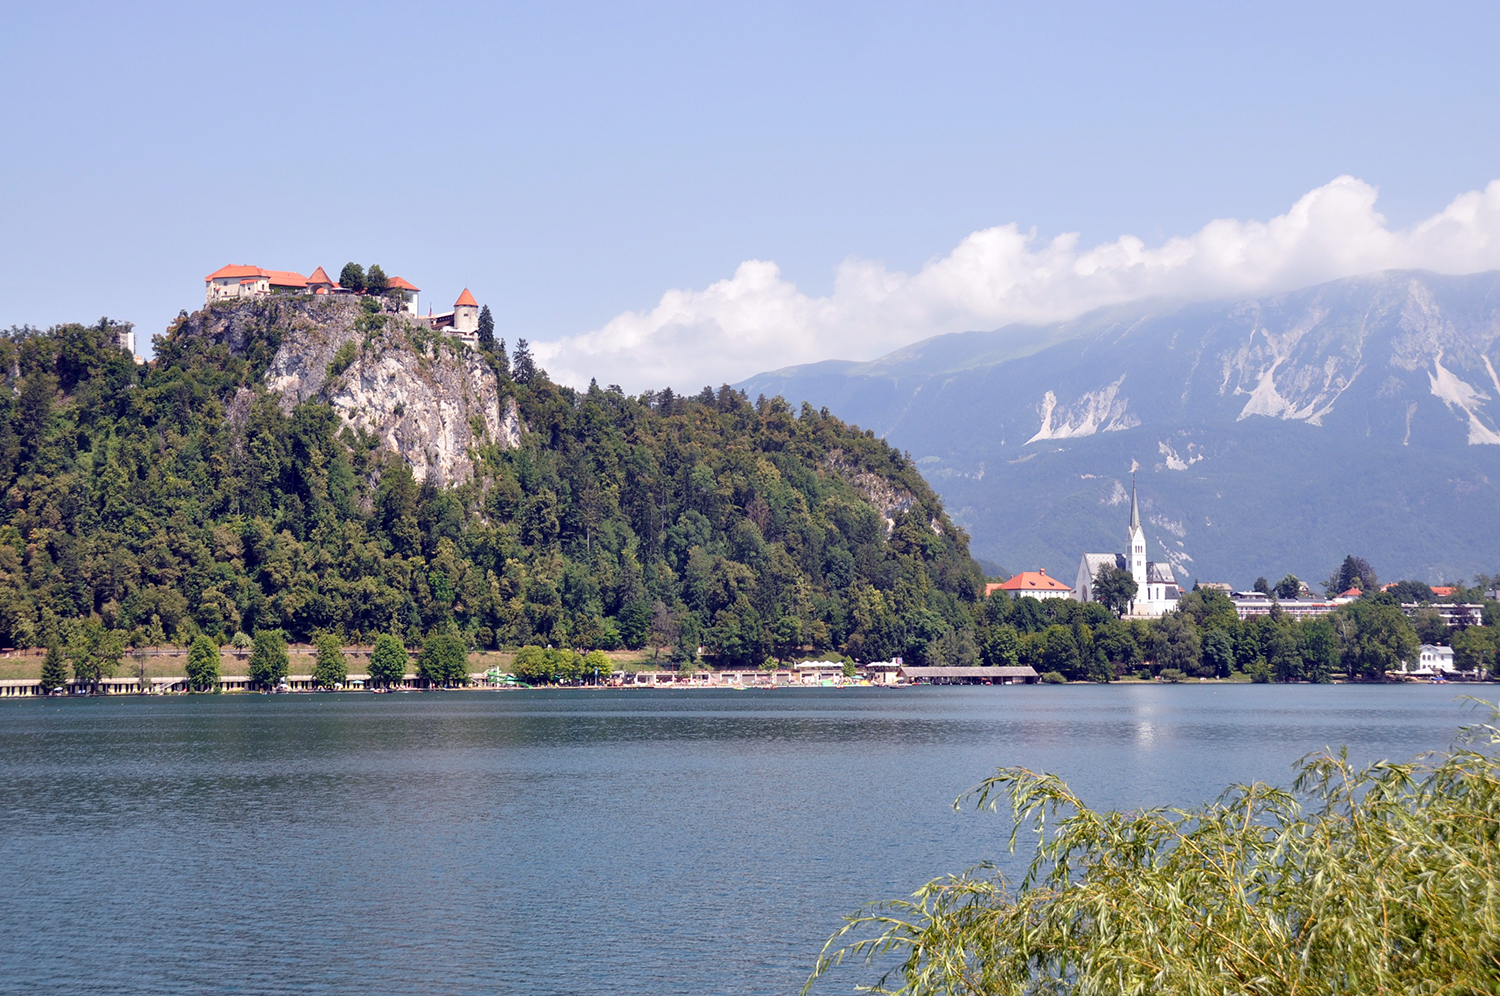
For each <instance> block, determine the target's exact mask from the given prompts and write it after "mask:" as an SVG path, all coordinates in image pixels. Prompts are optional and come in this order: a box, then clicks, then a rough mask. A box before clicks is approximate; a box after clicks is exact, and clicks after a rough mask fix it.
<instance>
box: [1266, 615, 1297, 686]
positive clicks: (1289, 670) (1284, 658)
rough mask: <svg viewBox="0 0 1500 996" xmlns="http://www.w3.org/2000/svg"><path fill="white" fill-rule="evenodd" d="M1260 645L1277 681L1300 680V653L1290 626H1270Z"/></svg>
mask: <svg viewBox="0 0 1500 996" xmlns="http://www.w3.org/2000/svg"><path fill="white" fill-rule="evenodd" d="M1261 645H1262V646H1263V647H1264V649H1265V652H1266V663H1267V664H1269V665H1270V666H1271V673H1272V674H1274V675H1275V676H1276V680H1277V681H1300V680H1302V652H1301V648H1300V647H1299V646H1298V643H1297V636H1296V634H1294V633H1293V632H1292V629H1291V627H1290V626H1272V627H1271V629H1270V632H1269V633H1268V634H1267V635H1266V639H1265V640H1263V641H1262V644H1261Z"/></svg>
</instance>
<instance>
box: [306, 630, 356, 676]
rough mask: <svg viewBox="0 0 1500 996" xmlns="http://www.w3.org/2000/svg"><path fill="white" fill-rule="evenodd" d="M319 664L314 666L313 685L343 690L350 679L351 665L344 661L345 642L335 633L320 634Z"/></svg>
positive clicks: (316, 644) (318, 640) (316, 643)
mask: <svg viewBox="0 0 1500 996" xmlns="http://www.w3.org/2000/svg"><path fill="white" fill-rule="evenodd" d="M314 645H315V646H316V647H317V652H318V656H317V663H316V664H314V665H313V675H312V679H313V684H314V685H317V686H318V687H319V688H342V687H343V686H344V683H345V682H346V681H348V679H349V665H348V662H347V661H346V660H345V659H344V645H343V642H342V641H341V640H340V639H339V638H338V637H337V636H335V635H334V634H333V633H322V634H319V636H318V638H317V640H316V641H315V644H314Z"/></svg>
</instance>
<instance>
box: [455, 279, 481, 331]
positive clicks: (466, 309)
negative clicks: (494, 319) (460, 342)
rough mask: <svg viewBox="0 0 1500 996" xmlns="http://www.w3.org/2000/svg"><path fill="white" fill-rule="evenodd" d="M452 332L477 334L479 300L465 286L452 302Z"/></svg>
mask: <svg viewBox="0 0 1500 996" xmlns="http://www.w3.org/2000/svg"><path fill="white" fill-rule="evenodd" d="M453 333H454V334H455V335H461V336H469V337H472V336H476V335H478V334H479V302H478V301H476V300H474V295H473V294H470V293H469V288H467V287H465V288H464V292H463V293H462V294H460V295H458V300H457V301H455V302H453Z"/></svg>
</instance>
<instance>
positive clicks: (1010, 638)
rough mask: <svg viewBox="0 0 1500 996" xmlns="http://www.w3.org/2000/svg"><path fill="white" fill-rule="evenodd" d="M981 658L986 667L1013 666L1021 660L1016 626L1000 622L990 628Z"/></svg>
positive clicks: (1019, 641)
mask: <svg viewBox="0 0 1500 996" xmlns="http://www.w3.org/2000/svg"><path fill="white" fill-rule="evenodd" d="M981 660H983V662H984V665H985V666H986V667H1015V666H1016V665H1017V664H1019V663H1020V662H1021V638H1020V636H1019V635H1018V634H1017V633H1016V628H1015V627H1014V626H1011V625H1009V624H1008V623H1001V624H1000V625H999V626H995V627H993V628H991V630H990V634H989V637H988V638H986V639H985V641H984V649H983V651H982V652H981Z"/></svg>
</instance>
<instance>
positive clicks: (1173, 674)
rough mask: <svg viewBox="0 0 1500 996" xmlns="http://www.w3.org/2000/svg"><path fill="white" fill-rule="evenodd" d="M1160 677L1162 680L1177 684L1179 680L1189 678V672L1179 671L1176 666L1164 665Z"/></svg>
mask: <svg viewBox="0 0 1500 996" xmlns="http://www.w3.org/2000/svg"><path fill="white" fill-rule="evenodd" d="M1160 677H1161V680H1162V681H1168V682H1171V683H1172V684H1174V685H1175V684H1177V683H1178V682H1181V681H1186V680H1187V672H1186V671H1179V670H1178V669H1177V668H1175V667H1164V668H1162V669H1161V675H1160Z"/></svg>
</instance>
